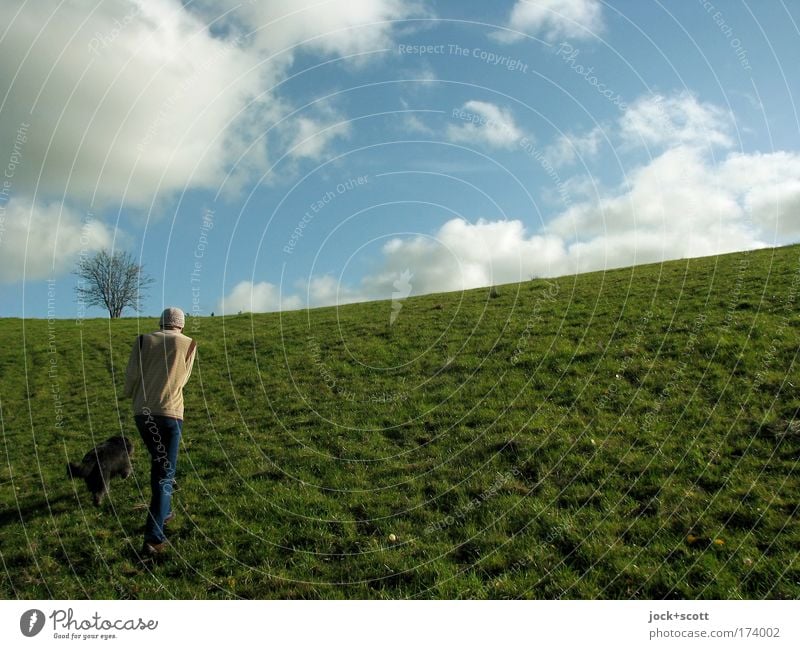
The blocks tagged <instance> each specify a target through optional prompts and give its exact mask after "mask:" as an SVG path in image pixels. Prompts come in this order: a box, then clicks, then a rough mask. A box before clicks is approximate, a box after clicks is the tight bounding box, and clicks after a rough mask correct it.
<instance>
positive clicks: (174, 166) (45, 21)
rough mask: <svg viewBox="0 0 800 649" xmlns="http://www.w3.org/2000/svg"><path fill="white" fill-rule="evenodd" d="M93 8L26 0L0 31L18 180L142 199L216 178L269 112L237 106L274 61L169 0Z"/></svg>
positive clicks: (3, 141)
mask: <svg viewBox="0 0 800 649" xmlns="http://www.w3.org/2000/svg"><path fill="white" fill-rule="evenodd" d="M11 4H12V5H14V4H21V3H17V2H12V3H11ZM5 9H6V11H7V13H8V15H9V16H13V15H15V13H16V9H17V8H16V7H12V6H6V7H5ZM91 9H92V11H89V7H88V6H87V7H86V10H85V11H82V10H79V9H77V8H76V6H74V5H72V4H70V5H59V6H57V5H56V3H55V2H37V3H32V2H27V3H24V6H23V7H22V8H21V10H20V11H19V13H18V14H17V16H16V19H15V20H14V22H13V24H12V25H10V26H9V29H8V30H7V31H6V34H5V37H4V38H3V39H2V41H0V79H1V80H2V84H0V85H2V86H3V87H4V88H9V89H10V90H9V93H8V96H7V100H6V104H5V106H4V107H3V112H2V122H3V125H4V128H3V129H2V130H0V150H10V146H9V138H13V137H14V131H15V130H16V127H17V125H18V124H19V123H21V122H30V123H31V126H30V129H29V139H28V142H27V144H26V146H25V149H24V152H23V153H24V164H23V165H21V167H20V169H19V172H18V174H17V176H16V177H15V190H17V191H26V190H28V189H29V188H30V187H31V186H32V185H33V184H34V183H36V182H38V183H39V187H38V191H40V192H45V193H49V194H51V195H54V194H59V195H61V194H64V193H66V194H67V196H68V198H73V199H80V200H92V199H93V200H94V201H95V205H98V204H103V203H105V202H109V201H113V202H116V201H122V200H125V202H126V203H129V204H133V205H147V204H149V203H150V201H151V200H152V199H153V198H154V196H156V195H157V194H159V193H169V192H173V191H176V190H181V189H183V188H184V187H216V186H219V184H220V183H221V181H222V179H223V178H224V174H225V173H226V171H227V170H228V168H229V167H230V166H231V164H232V163H233V162H234V161H235V160H236V159H237V157H238V156H239V155H240V154H241V153H242V152H243V151H244V149H245V148H246V147H247V146H248V145H249V144H250V142H251V141H252V139H253V136H254V135H255V134H257V133H258V132H260V129H262V128H263V124H264V120H266V119H268V118H269V117H270V115H271V111H270V104H260V105H259V106H258V111H259V114H258V120H260V121H258V120H256V121H253V119H252V118H253V115H252V114H250V113H245V114H242V115H239V112H240V111H242V110H243V109H244V108H245V106H246V105H247V103H248V102H249V101H250V100H251V99H253V97H255V95H256V94H257V93H258V92H260V90H261V88H262V86H263V85H264V84H269V83H271V82H272V81H274V76H273V75H274V74H275V73H276V72H277V67H276V66H274V65H273V66H261V67H260V68H256V67H255V66H256V64H257V63H258V62H259V59H258V58H257V57H256V56H255V55H254V54H253V53H250V52H247V51H245V50H244V49H242V48H241V47H239V46H238V45H237V44H236V43H234V42H233V41H226V40H223V39H221V38H215V37H213V36H212V35H211V34H210V33H209V31H208V29H207V28H206V25H205V24H204V23H203V22H202V21H200V20H199V19H198V18H196V17H194V16H193V15H192V14H189V13H187V12H186V11H185V10H184V8H183V7H182V5H181V4H180V2H178V1H177V0H147V1H146V2H145V1H144V0H142V1H136V2H134V1H132V0H111V1H109V2H103V3H102V4H101V5H98V6H97V7H94V8H91ZM40 30H41V33H39V32H40ZM31 44H33V45H31ZM31 111H33V114H30V113H31ZM6 125H10V126H11V127H13V128H9V127H6ZM256 153H257V154H258V155H257V156H256V157H257V158H258V159H257V160H255V161H254V162H255V163H258V162H259V161H262V162H263V158H264V155H265V152H264V151H263V150H261V151H259V150H256ZM256 153H254V154H253V155H254V156H255V155H256ZM262 166H263V165H262Z"/></svg>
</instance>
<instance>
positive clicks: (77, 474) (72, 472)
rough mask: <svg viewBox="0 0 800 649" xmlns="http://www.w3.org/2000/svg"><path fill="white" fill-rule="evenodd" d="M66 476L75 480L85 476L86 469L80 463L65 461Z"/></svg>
mask: <svg viewBox="0 0 800 649" xmlns="http://www.w3.org/2000/svg"><path fill="white" fill-rule="evenodd" d="M67 477H68V478H72V479H73V480H77V479H78V478H85V477H86V469H85V468H84V466H83V465H82V464H75V463H74V462H67Z"/></svg>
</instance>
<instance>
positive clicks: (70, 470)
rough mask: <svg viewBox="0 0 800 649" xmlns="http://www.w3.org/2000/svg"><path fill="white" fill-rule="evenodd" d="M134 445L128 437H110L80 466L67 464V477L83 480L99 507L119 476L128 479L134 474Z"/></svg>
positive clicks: (90, 452)
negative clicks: (113, 481) (114, 479)
mask: <svg viewBox="0 0 800 649" xmlns="http://www.w3.org/2000/svg"><path fill="white" fill-rule="evenodd" d="M131 457H133V444H131V440H129V439H128V438H127V437H123V436H121V435H118V436H116V437H109V438H108V439H107V440H106V441H105V442H103V443H102V444H98V445H97V446H95V447H94V448H93V449H92V450H91V451H89V452H88V453H87V454H86V455H84V456H83V460H81V463H80V464H75V463H73V462H69V463H68V464H67V477H69V478H72V479H73V480H76V479H78V478H83V479H84V480H85V481H86V487H87V488H88V489H89V492H90V493H91V494H92V499H93V500H94V504H95V505H99V504H100V503H101V502H102V500H103V497H104V496H105V495H106V494H107V493H108V483H109V482H110V481H111V478H116V477H117V476H120V477H122V478H123V479H124V478H127V477H128V476H129V475H130V474H131V473H132V472H133V467H132V466H131Z"/></svg>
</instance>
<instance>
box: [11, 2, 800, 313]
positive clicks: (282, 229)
mask: <svg viewBox="0 0 800 649" xmlns="http://www.w3.org/2000/svg"><path fill="white" fill-rule="evenodd" d="M33 4H34V3H22V2H19V3H17V2H13V1H12V2H11V5H12V6H9V7H8V8H7V11H6V14H7V15H9V16H14V18H13V20H11V22H10V23H9V24H8V26H7V27H6V28H5V31H4V32H3V33H2V38H1V39H0V54H2V56H0V75H2V77H3V84H2V87H3V88H6V89H7V92H6V93H5V96H4V97H3V99H2V100H0V101H2V103H0V165H2V166H3V168H4V174H3V178H2V179H0V183H2V182H4V183H5V184H4V185H0V190H2V192H1V193H0V218H2V221H0V315H2V316H15V317H16V316H21V317H45V316H47V315H48V314H49V315H54V316H55V317H60V318H76V317H79V316H82V315H84V311H83V309H82V307H81V305H79V304H77V303H76V300H75V297H74V285H75V279H74V277H73V276H72V274H71V273H72V271H73V270H74V268H75V264H76V263H77V261H78V260H79V259H80V258H81V256H82V255H91V254H93V253H94V252H95V251H96V250H99V249H101V248H108V249H112V248H119V249H124V250H128V251H130V252H131V253H133V254H134V255H135V256H136V258H137V259H140V260H141V262H142V263H143V265H144V267H145V269H146V271H147V272H148V273H149V274H150V275H151V276H153V277H154V278H155V280H156V281H155V283H154V285H153V287H152V289H151V290H150V293H149V296H148V298H147V299H146V300H145V302H144V305H143V306H144V308H143V310H142V313H143V314H156V313H158V312H159V311H160V309H161V308H162V307H163V306H166V305H177V306H181V307H182V308H184V310H185V311H187V313H189V314H191V313H196V314H202V315H207V314H209V313H210V312H212V311H214V312H216V313H217V314H220V313H222V312H226V313H235V312H237V311H240V310H244V311H250V310H252V311H272V310H277V309H280V308H286V309H295V308H304V307H306V306H321V305H330V304H341V303H347V302H353V301H360V300H366V299H376V298H390V297H392V294H393V293H396V292H397V291H398V290H400V291H403V292H404V293H409V292H410V293H412V294H413V293H427V292H432V291H446V290H461V289H466V288H474V287H478V286H487V285H491V284H501V283H506V282H512V281H518V280H520V279H523V280H524V279H528V278H530V277H532V276H554V275H564V274H571V273H575V272H582V271H587V270H599V269H603V268H613V267H619V266H626V265H630V264H634V263H644V262H652V261H660V260H665V259H675V258H681V257H688V256H699V255H706V254H714V253H718V252H729V251H733V250H742V249H751V248H758V247H764V246H771V245H779V244H786V243H792V242H796V241H798V239H800V128H799V126H800V122H799V121H798V113H797V107H796V104H795V92H796V89H797V88H800V70H798V68H797V65H796V53H797V51H798V45H799V44H800V32H798V23H800V9H799V8H798V6H797V5H796V4H790V3H783V2H780V1H779V0H777V1H775V2H747V3H746V2H740V1H723V0H717V1H716V2H713V3H711V2H707V1H705V0H698V1H691V2H690V1H688V0H687V1H685V2H672V3H660V2H656V1H650V0H641V1H639V0H637V1H633V0H628V1H621V0H616V1H611V0H609V1H606V2H601V1H599V0H539V1H533V0H531V1H524V0H520V1H519V2H514V1H508V2H493V3H489V2H459V3H456V2H430V1H428V2H426V1H424V0H370V1H366V0H358V1H356V0H350V1H344V0H343V1H338V0H337V1H332V2H320V1H319V0H303V1H300V2H298V1H294V2H290V1H289V0H280V1H273V2H258V1H256V2H252V3H243V4H239V3H233V2H231V3H228V2H212V1H211V0H202V1H198V2H183V3H179V2H177V1H176V0H149V1H148V2H146V3H138V2H133V1H131V0H114V1H112V2H103V3H101V4H100V5H98V6H97V7H95V6H94V4H95V3H89V2H86V3H80V2H78V3H72V4H71V5H70V7H68V8H64V7H59V6H58V3H56V2H40V3H35V6H31V5H33ZM13 5H16V6H13ZM82 5H85V8H81V6H82ZM48 280H50V281H49V282H48ZM48 291H49V297H50V300H49V301H48ZM85 315H87V316H103V312H102V311H101V310H100V309H96V308H91V309H89V310H88V311H86V312H85ZM128 315H132V312H130V313H129V314H128Z"/></svg>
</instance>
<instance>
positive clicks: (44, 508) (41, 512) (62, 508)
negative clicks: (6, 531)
mask: <svg viewBox="0 0 800 649" xmlns="http://www.w3.org/2000/svg"><path fill="white" fill-rule="evenodd" d="M77 507H78V502H77V501H76V500H75V497H74V496H72V495H70V494H64V495H62V496H57V497H55V498H50V499H49V500H48V499H47V498H42V499H41V500H33V501H28V502H25V503H20V505H19V508H18V509H7V510H4V511H1V512H0V529H2V528H4V527H5V526H6V525H19V524H20V523H23V524H28V523H30V522H32V521H33V520H34V519H37V518H41V517H42V516H47V517H51V516H59V515H61V514H67V513H69V512H71V511H73V510H74V509H76V508H77Z"/></svg>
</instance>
